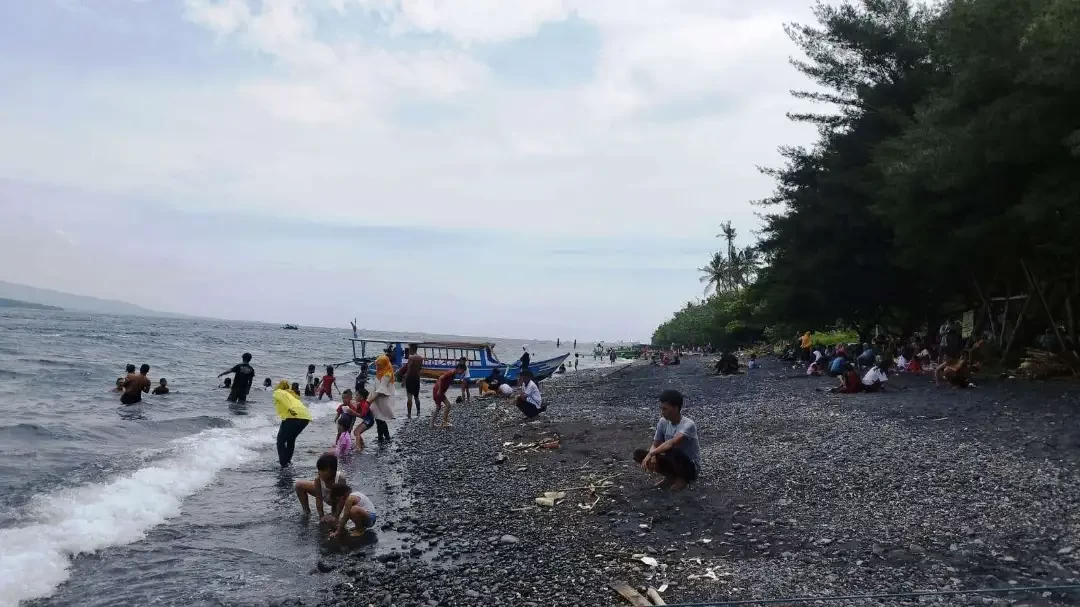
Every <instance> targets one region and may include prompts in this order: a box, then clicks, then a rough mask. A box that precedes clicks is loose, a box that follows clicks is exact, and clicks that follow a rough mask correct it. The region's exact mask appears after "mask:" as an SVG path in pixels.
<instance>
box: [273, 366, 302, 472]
mask: <svg viewBox="0 0 1080 607" xmlns="http://www.w3.org/2000/svg"><path fill="white" fill-rule="evenodd" d="M274 409H275V410H276V411H277V414H278V417H280V418H281V425H280V426H278V433H277V452H278V463H280V464H281V467H282V468H285V467H288V465H289V464H291V463H292V457H293V451H295V450H296V437H298V436H300V433H301V432H303V431H304V428H307V425H308V423H309V422H311V413H310V412H309V411H308V410H307V407H305V406H304V403H302V402H300V399H299V398H296V397H295V396H293V393H292V390H290V389H289V382H288V380H284V379H283V380H281V381H280V382H279V383H278V385H277V389H276V390H274Z"/></svg>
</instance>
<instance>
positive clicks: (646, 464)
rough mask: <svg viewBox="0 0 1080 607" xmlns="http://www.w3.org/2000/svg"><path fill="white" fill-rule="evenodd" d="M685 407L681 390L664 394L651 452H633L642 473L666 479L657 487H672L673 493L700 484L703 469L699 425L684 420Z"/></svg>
mask: <svg viewBox="0 0 1080 607" xmlns="http://www.w3.org/2000/svg"><path fill="white" fill-rule="evenodd" d="M682 407H683V396H682V394H681V393H679V391H678V390H664V391H663V393H661V394H660V421H659V422H658V423H657V424H656V432H655V433H654V434H653V443H652V448H651V449H649V450H645V449H638V450H637V451H634V461H635V462H637V463H638V464H640V465H641V468H642V469H643V470H648V471H649V472H655V473H657V474H659V475H661V476H663V477H664V479H663V480H662V481H660V483H658V484H657V486H658V487H661V486H670V487H671V490H672V491H678V490H680V489H683V488H685V487H686V486H687V485H688V484H690V483H692V482H694V481H695V480H697V477H698V468H699V467H700V466H701V460H700V455H699V453H700V449H699V446H698V433H697V425H696V424H694V420H692V419H690V418H689V417H684V416H683V414H682Z"/></svg>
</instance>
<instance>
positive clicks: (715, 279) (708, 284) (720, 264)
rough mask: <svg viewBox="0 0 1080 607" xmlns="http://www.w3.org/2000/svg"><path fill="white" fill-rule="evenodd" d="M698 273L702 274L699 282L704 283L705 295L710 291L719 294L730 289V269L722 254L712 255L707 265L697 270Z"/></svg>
mask: <svg viewBox="0 0 1080 607" xmlns="http://www.w3.org/2000/svg"><path fill="white" fill-rule="evenodd" d="M698 271H700V272H701V273H702V274H703V276H702V277H701V278H700V280H701V282H703V283H705V295H708V294H709V292H710V291H712V292H715V293H721V292H723V291H727V290H729V289H730V286H731V283H730V280H731V268H730V266H729V265H728V260H727V258H726V257H724V254H723V253H720V252H717V253H713V256H712V259H711V260H709V264H708V265H706V266H703V267H701V268H698Z"/></svg>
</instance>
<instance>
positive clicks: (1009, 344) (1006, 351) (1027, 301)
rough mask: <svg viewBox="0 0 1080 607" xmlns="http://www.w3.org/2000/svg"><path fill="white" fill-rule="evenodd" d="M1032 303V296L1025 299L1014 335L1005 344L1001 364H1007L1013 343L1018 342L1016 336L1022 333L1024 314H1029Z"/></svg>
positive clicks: (1013, 331) (1017, 318) (1014, 328)
mask: <svg viewBox="0 0 1080 607" xmlns="http://www.w3.org/2000/svg"><path fill="white" fill-rule="evenodd" d="M1030 303H1031V295H1028V296H1027V297H1025V298H1024V305H1022V306H1020V315H1019V316H1017V317H1016V325H1015V326H1014V327H1013V330H1012V335H1009V341H1008V342H1006V344H1005V349H1004V350H1002V352H1001V364H1005V359H1006V358H1008V357H1009V350H1011V349H1012V346H1013V343H1015V342H1016V334H1017V333H1019V332H1020V325H1021V324H1022V323H1023V322H1024V314H1025V313H1027V309H1028V304H1030Z"/></svg>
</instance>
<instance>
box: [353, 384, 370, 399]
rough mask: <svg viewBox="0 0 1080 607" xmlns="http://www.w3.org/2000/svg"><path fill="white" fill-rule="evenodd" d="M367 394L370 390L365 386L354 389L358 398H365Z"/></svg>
mask: <svg viewBox="0 0 1080 607" xmlns="http://www.w3.org/2000/svg"><path fill="white" fill-rule="evenodd" d="M368 394H370V392H368V391H367V388H364V387H363V386H361V387H359V388H357V389H356V395H357V396H359V397H360V398H363V399H366V398H367V397H368Z"/></svg>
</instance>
